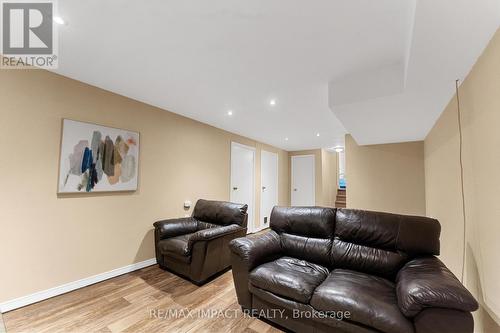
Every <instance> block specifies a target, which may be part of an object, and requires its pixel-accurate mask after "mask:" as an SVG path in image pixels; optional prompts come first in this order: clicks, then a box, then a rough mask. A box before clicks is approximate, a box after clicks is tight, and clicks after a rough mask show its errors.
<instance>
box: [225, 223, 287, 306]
mask: <svg viewBox="0 0 500 333" xmlns="http://www.w3.org/2000/svg"><path fill="white" fill-rule="evenodd" d="M229 248H230V250H231V266H232V270H233V281H234V287H235V289H236V296H237V297H238V303H239V304H240V305H241V306H242V307H243V308H244V309H248V310H249V309H251V308H252V295H251V294H250V291H249V290H248V275H249V274H250V271H251V270H252V269H254V268H255V267H256V266H258V265H261V264H263V263H265V262H267V261H270V260H273V259H274V258H277V257H278V256H280V255H281V242H280V236H279V235H278V234H277V233H276V232H274V231H269V232H266V233H264V234H257V235H250V236H247V237H242V238H236V239H233V240H232V241H231V242H230V243H229Z"/></svg>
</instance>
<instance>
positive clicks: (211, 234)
mask: <svg viewBox="0 0 500 333" xmlns="http://www.w3.org/2000/svg"><path fill="white" fill-rule="evenodd" d="M242 230H246V228H242V227H240V226H239V225H237V224H231V225H226V226H221V227H218V228H209V229H203V230H200V231H197V232H196V233H195V234H193V236H192V237H191V238H190V239H189V240H190V241H191V242H196V241H203V240H211V239H214V238H218V237H222V236H226V235H230V234H234V233H237V232H240V231H242Z"/></svg>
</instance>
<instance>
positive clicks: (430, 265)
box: [396, 257, 478, 317]
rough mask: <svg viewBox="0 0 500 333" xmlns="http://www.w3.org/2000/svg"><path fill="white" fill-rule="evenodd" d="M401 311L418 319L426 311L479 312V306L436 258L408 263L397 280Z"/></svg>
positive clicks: (419, 259) (420, 259)
mask: <svg viewBox="0 0 500 333" xmlns="http://www.w3.org/2000/svg"><path fill="white" fill-rule="evenodd" d="M396 293H397V297H398V304H399V308H400V309H401V312H403V314H404V315H405V316H407V317H415V316H416V315H417V314H419V313H420V312H421V311H422V310H424V309H425V308H444V309H454V310H460V311H464V312H472V311H475V310H477V308H478V304H477V302H476V300H475V299H474V297H473V296H472V295H471V293H470V292H469V291H468V290H467V289H465V287H464V286H463V285H462V284H461V283H460V281H459V280H458V279H457V278H456V277H455V275H453V273H452V272H450V270H449V269H448V268H446V266H445V265H444V264H443V263H442V262H441V261H440V260H439V259H438V258H436V257H425V258H418V259H414V260H412V261H410V262H408V263H407V264H406V265H405V266H403V268H401V270H400V271H399V273H398V275H397V277H396Z"/></svg>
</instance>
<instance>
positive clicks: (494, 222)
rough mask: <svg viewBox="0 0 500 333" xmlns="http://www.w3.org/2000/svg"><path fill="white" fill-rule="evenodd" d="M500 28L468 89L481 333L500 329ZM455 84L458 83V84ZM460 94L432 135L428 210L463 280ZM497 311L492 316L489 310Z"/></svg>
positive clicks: (473, 285)
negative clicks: (438, 223) (438, 227)
mask: <svg viewBox="0 0 500 333" xmlns="http://www.w3.org/2000/svg"><path fill="white" fill-rule="evenodd" d="M499 59H500V32H497V33H496V35H495V36H494V37H493V39H492V41H491V42H490V45H489V46H488V48H487V49H486V50H485V52H484V53H483V55H482V56H481V57H480V58H479V60H478V61H477V63H476V64H475V66H474V67H473V69H472V70H471V72H470V73H469V75H468V77H467V78H466V79H465V80H464V82H463V84H462V86H461V87H460V100H461V111H462V128H463V167H464V190H465V191H464V192H465V212H466V213H465V216H466V220H467V227H466V232H465V234H466V246H465V247H466V256H465V258H466V263H465V279H464V283H465V285H466V286H467V287H468V288H469V289H470V290H471V291H473V293H474V294H475V296H476V297H477V298H478V299H479V300H480V302H481V303H482V304H483V305H484V306H483V308H482V309H481V310H480V311H479V312H477V313H475V317H476V328H477V332H500V327H499V326H498V325H497V324H496V323H494V322H493V320H492V317H494V318H496V319H497V322H499V323H500V320H499V318H500V284H499V283H498V281H499V280H500V260H499V258H498V253H500V242H499V235H500V223H499V221H500V205H499V202H500V172H499V166H500V131H499V125H500V94H499V87H500V61H499ZM451 84H452V83H451ZM458 133H459V132H458V118H457V101H456V96H455V97H454V98H453V99H452V100H451V102H450V104H449V105H448V107H447V108H446V109H445V111H444V113H443V114H442V115H441V117H440V118H439V120H438V121H437V123H436V125H435V126H434V128H433V129H432V131H431V132H430V133H429V135H428V136H427V138H426V140H425V171H426V204H427V213H428V215H431V216H434V217H436V218H438V219H439V220H440V222H441V225H442V228H443V235H442V238H441V239H442V255H441V258H442V259H443V261H444V262H445V263H446V264H448V265H449V266H450V268H451V269H452V270H453V272H454V273H455V274H456V275H457V276H458V277H459V278H460V277H461V271H462V250H463V235H464V233H463V212H462V197H461V181H460V180H461V177H460V165H459V153H460V150H459V134H458ZM488 312H489V314H488Z"/></svg>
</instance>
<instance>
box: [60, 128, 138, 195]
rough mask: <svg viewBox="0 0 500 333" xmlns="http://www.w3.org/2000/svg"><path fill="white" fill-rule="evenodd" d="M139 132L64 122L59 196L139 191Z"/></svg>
mask: <svg viewBox="0 0 500 333" xmlns="http://www.w3.org/2000/svg"><path fill="white" fill-rule="evenodd" d="M138 163H139V133H136V132H131V131H127V130H122V129H118V128H112V127H106V126H100V125H95V124H90V123H84V122H80V121H74V120H69V119H64V120H63V131H62V142H61V155H60V161H59V193H79V192H110V191H135V190H137V178H138Z"/></svg>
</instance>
